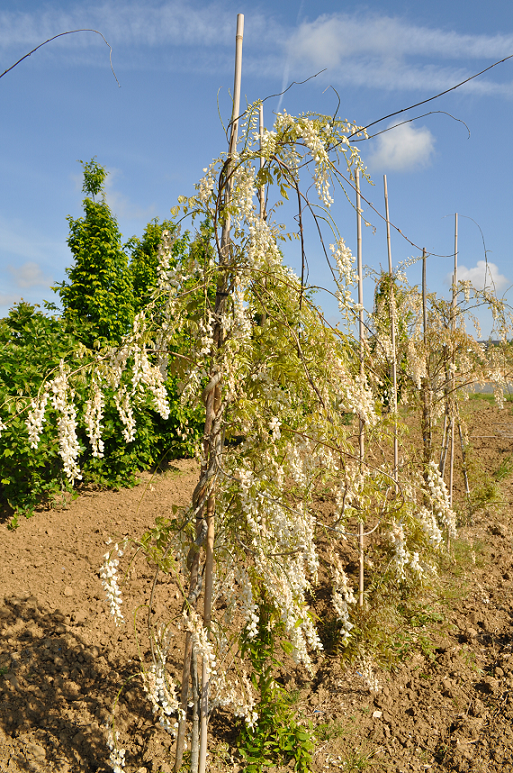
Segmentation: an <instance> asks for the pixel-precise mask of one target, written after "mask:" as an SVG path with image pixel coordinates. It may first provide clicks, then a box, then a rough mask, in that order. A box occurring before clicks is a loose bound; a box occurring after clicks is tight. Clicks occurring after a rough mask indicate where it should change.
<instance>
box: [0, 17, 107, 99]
mask: <svg viewBox="0 0 513 773" xmlns="http://www.w3.org/2000/svg"><path fill="white" fill-rule="evenodd" d="M76 32H94V33H95V34H96V35H99V36H100V37H101V38H102V39H103V42H104V43H105V44H106V45H107V46H108V47H109V49H110V54H109V59H110V69H111V70H112V74H113V76H114V78H115V79H116V83H117V84H118V86H119V88H121V84H120V82H119V81H118V77H117V75H116V73H115V72H114V67H113V66H112V46H111V45H110V43H109V42H108V41H107V40H105V38H104V36H103V35H102V33H101V32H99V31H98V30H93V29H89V28H85V29H80V30H67V32H59V34H58V35H54V36H53V38H48V40H45V41H44V43H40V44H39V45H38V46H36V47H35V48H33V49H32V51H29V52H28V54H25V56H22V57H21V59H18V61H17V62H15V63H14V64H13V65H11V66H10V67H8V68H7V70H4V72H3V73H2V74H1V75H0V78H3V77H4V75H7V73H8V72H11V70H13V69H14V68H15V67H16V66H17V65H18V64H20V62H23V60H24V59H27V58H28V57H29V56H32V54H34V53H35V52H36V51H37V50H38V49H40V48H42V47H43V46H46V44H47V43H51V42H52V40H56V39H57V38H61V37H62V36H63V35H74V34H75V33H76Z"/></svg>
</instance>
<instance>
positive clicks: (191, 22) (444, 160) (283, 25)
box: [0, 0, 513, 333]
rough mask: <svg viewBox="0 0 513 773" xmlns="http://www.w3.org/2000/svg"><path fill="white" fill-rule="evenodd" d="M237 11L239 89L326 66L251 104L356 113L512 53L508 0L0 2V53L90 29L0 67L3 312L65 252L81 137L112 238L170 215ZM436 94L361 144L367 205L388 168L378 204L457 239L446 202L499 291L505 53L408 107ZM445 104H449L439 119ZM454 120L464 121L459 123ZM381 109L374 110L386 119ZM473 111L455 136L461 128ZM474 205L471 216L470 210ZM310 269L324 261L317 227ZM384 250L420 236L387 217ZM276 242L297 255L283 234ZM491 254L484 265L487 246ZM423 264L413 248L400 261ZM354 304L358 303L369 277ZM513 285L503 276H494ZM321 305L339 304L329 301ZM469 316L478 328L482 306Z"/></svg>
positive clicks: (258, 88) (267, 89)
mask: <svg viewBox="0 0 513 773" xmlns="http://www.w3.org/2000/svg"><path fill="white" fill-rule="evenodd" d="M237 13H244V15H245V36H244V53H243V57H244V59H243V81H242V93H243V96H244V97H246V98H247V99H248V100H249V101H253V100H254V99H256V98H258V97H263V96H266V95H268V94H273V93H276V92H278V91H280V90H281V89H282V88H283V86H284V85H288V84H289V83H290V82H291V81H294V80H303V79H304V78H307V77H309V76H311V75H313V74H314V73H316V72H318V71H319V70H321V69H323V68H326V71H325V72H324V73H322V74H321V75H319V76H318V77H317V78H315V79H313V80H311V81H309V82H308V83H307V84H305V85H302V86H295V87H294V88H292V89H291V90H290V91H289V92H288V93H287V94H286V95H285V97H283V98H279V97H276V98H274V99H271V100H268V102H267V103H266V117H265V123H266V125H267V126H268V127H270V125H271V123H272V120H273V116H272V111H273V110H274V111H276V110H277V109H283V108H286V109H287V111H288V112H290V113H293V114H297V113H298V112H303V111H309V110H312V111H318V112H325V113H332V112H333V111H334V110H335V108H336V104H337V100H336V97H335V94H334V91H333V90H332V89H330V88H329V86H330V85H332V86H333V87H334V88H335V89H336V90H337V91H338V93H339V94H340V98H341V106H340V110H339V114H340V115H341V116H342V117H346V118H348V119H351V120H354V121H356V122H358V123H359V124H361V125H365V124H368V123H370V122H371V121H374V120H376V119H378V118H380V117H382V116H384V115H387V114H388V113H391V112H393V111H395V110H400V109H401V108H404V107H406V106H408V105H411V104H413V103H415V102H418V101H420V100H423V99H427V98H428V97H430V96H432V95H434V94H436V93H437V92H439V91H442V90H444V89H447V88H450V87H451V86H453V85H455V84H456V83H458V82H459V81H461V80H463V79H464V78H466V77H468V76H469V75H472V74H473V73H475V72H478V71H479V70H482V69H484V68H485V67H487V66H489V65H490V64H492V63H493V62H494V61H496V60H498V59H501V58H503V57H506V56H508V55H509V54H513V7H512V5H511V0H504V1H503V0H490V2H489V3H487V4H486V7H485V5H484V4H483V3H478V2H476V1H475V0H466V1H465V2H460V1H459V0H456V1H454V2H447V1H445V2H439V0H432V1H431V2H430V3H422V4H421V3H418V2H407V0H404V1H403V2H401V1H399V0H398V1H397V2H383V1H382V0H381V1H380V2H377V1H374V2H367V3H359V4H358V5H357V8H356V10H355V4H354V3H351V4H350V3H344V2H333V1H330V0H317V2H313V0H301V2H292V1H291V0H289V1H285V2H283V1H282V2H281V3H279V4H278V3H271V2H267V1H266V2H260V3H258V2H252V3H248V2H246V1H245V0H240V2H238V3H232V2H229V1H226V2H204V1H203V0H198V1H196V2H195V1H194V0H193V1H192V2H187V1H186V0H170V1H168V2H165V1H164V2H162V1H160V2H156V1H155V0H147V1H146V2H145V3H144V5H143V4H142V3H135V2H128V1H123V0H120V2H112V1H111V0H103V2H97V3H88V2H80V3H76V2H69V1H68V0H62V1H61V2H52V3H44V2H39V1H38V2H28V1H27V2H24V0H16V1H13V0H4V2H3V3H2V10H0V71H3V70H4V69H6V68H7V67H9V66H10V65H11V64H13V63H14V62H15V61H16V60H17V59H19V58H20V57H21V56H23V55H24V54H25V53H27V52H28V51H29V50H30V49H31V48H33V47H34V46H36V45H38V44H39V43H41V42H43V40H45V39H46V38H48V37H51V36H52V35H55V34H57V33H59V32H63V31H65V30H68V29H77V28H81V27H93V28H95V29H97V30H100V31H101V32H102V33H103V35H104V36H105V38H106V39H107V40H108V41H109V43H110V44H111V46H112V49H113V53H112V61H113V65H114V68H115V72H116V75H117V77H118V79H119V83H120V85H121V87H118V85H117V83H116V81H115V79H114V77H113V75H112V72H111V70H110V64H109V50H108V48H107V47H106V45H105V44H104V43H103V41H102V40H101V38H99V37H98V36H96V35H94V34H91V33H81V34H80V35H70V36H67V37H64V38H60V39H58V40H56V41H54V42H53V43H51V44H49V45H48V46H45V47H44V48H43V49H41V50H39V51H37V52H36V53H35V54H33V55H32V56H31V57H30V58H28V59H26V60H25V61H24V62H22V63H21V64H20V65H18V66H17V67H16V68H15V69H14V70H12V71H11V72H10V73H8V74H7V75H6V76H5V77H3V78H2V79H0V106H1V116H2V119H1V121H0V142H1V147H2V152H1V153H0V175H1V180H2V184H1V186H0V277H1V283H0V316H3V315H5V314H6V313H7V310H8V308H9V306H10V305H11V304H12V303H13V302H15V301H16V300H18V299H19V298H20V297H23V298H25V299H26V300H29V301H32V302H41V300H42V299H43V298H48V299H53V293H52V292H51V291H50V290H49V286H50V284H51V283H52V282H54V281H58V280H61V279H63V278H64V270H65V268H66V266H69V265H70V262H71V255H70V253H69V250H68V247H67V245H66V238H67V232H68V226H67V222H66V216H67V215H72V216H74V217H78V216H80V214H81V199H82V193H81V167H80V165H79V163H78V159H83V160H85V161H87V160H89V159H91V158H92V157H93V156H96V157H97V159H98V161H99V162H100V163H101V164H103V165H104V166H105V167H106V168H107V169H108V170H109V171H110V176H109V178H108V201H109V203H110V205H111V206H112V209H113V211H114V213H115V214H116V216H117V218H118V221H119V225H120V228H121V231H122V233H123V236H124V238H126V239H128V238H129V237H131V236H132V235H134V234H136V235H141V234H142V231H143V230H144V227H145V225H146V223H147V222H148V221H149V220H150V219H151V218H152V217H155V216H157V217H159V218H160V219H163V218H165V217H167V216H168V215H169V210H170V208H171V207H172V206H173V205H174V204H175V203H176V198H177V196H178V195H179V194H185V195H191V194H192V193H193V192H194V183H195V182H196V181H197V180H198V178H199V177H200V176H201V174H202V169H203V167H205V166H207V164H208V163H209V162H210V160H211V159H212V158H213V157H215V156H217V155H218V154H219V152H220V151H222V150H224V149H225V139H224V132H223V128H222V126H221V123H220V120H219V116H218V102H219V109H220V112H221V114H222V116H223V119H224V120H225V121H226V120H227V119H228V118H229V114H230V90H231V88H232V83H233V53H234V35H235V24H236V15H237ZM429 110H437V111H446V112H447V113H450V114H451V115H452V116H453V117H450V116H449V115H446V114H443V113H436V114H433V115H430V116H426V117H424V118H421V119H420V120H418V121H415V122H414V123H410V124H407V125H405V126H402V127H399V128H397V129H394V130H393V131H390V132H388V133H386V134H383V135H380V137H376V138H375V139H373V140H370V141H368V142H363V143H361V144H360V145H359V148H360V151H361V154H362V157H363V159H364V161H365V163H366V164H367V166H368V169H369V172H370V174H371V176H372V178H373V180H374V182H375V186H374V187H370V186H368V185H365V186H364V187H363V189H362V192H363V194H364V195H365V196H366V197H367V198H369V200H370V201H372V203H373V204H374V205H375V206H376V208H377V209H378V210H379V211H380V212H383V211H384V204H383V173H386V174H387V179H388V189H389V196H390V217H391V221H392V222H393V223H394V224H396V225H397V226H398V227H399V228H400V229H401V230H402V231H403V233H404V234H406V235H407V236H408V238H409V239H410V240H411V241H412V242H414V243H415V245H417V246H418V247H426V249H427V250H428V252H430V253H435V254H438V255H449V254H450V253H451V252H452V250H453V227H454V213H455V212H458V213H459V214H460V227H459V232H460V239H459V253H460V254H459V264H460V266H461V277H462V278H470V279H473V281H475V282H476V284H478V285H479V284H480V283H481V284H482V280H483V261H484V249H483V242H482V238H481V233H480V231H479V229H478V227H477V226H476V224H475V223H474V222H473V220H474V221H476V222H477V223H478V224H479V226H480V228H481V229H482V232H483V235H484V239H485V244H486V249H487V250H488V255H487V257H488V261H489V263H490V265H491V267H492V272H494V277H495V280H496V285H497V288H498V290H499V292H500V293H502V292H507V291H508V288H509V287H510V285H511V284H512V283H513V266H512V265H511V257H512V250H513V217H512V213H513V202H512V196H511V187H512V180H513V154H512V150H511V148H512V143H511V133H512V124H513V120H512V119H513V60H511V61H509V62H506V63H505V64H503V65H500V66H499V67H496V68H494V69H493V70H491V71H490V72H488V73H486V74H485V75H483V76H481V77H480V78H478V79H476V80H474V81H471V82H470V83H468V84H467V85H465V86H463V87H462V88H461V89H459V90H457V91H455V92H452V93H450V94H447V95H446V96H444V97H442V98H440V99H439V100H437V101H435V102H432V103H430V105H427V106H425V107H424V108H420V109H418V110H414V111H410V112H409V113H407V114H406V116H405V117H406V118H410V117H414V116H416V115H420V114H422V113H425V112H428V111H429ZM454 119H457V120H454ZM462 122H464V123H462ZM390 123H391V121H385V122H384V123H383V124H380V125H379V127H378V128H386V127H387V126H388V125H390ZM464 124H466V125H467V126H468V129H469V130H470V138H469V135H468V131H467V128H466V127H465V125H464ZM333 212H334V215H335V218H336V220H337V221H338V223H339V224H340V229H341V232H342V234H343V235H344V237H345V238H346V241H347V243H348V244H349V245H350V246H351V247H352V248H353V249H354V250H355V249H356V231H355V214H354V211H353V209H352V208H351V207H350V205H349V204H348V203H347V202H346V201H345V200H344V199H343V197H342V196H338V198H337V200H336V203H335V205H334V208H333ZM366 217H367V218H368V219H369V220H370V221H371V223H372V224H373V225H375V226H376V230H375V232H373V231H372V229H370V228H368V229H365V231H364V262H365V263H367V264H369V265H370V266H372V267H374V268H379V266H380V265H382V266H385V265H386V263H387V255H386V239H385V230H384V227H383V224H382V222H381V221H380V220H379V218H378V217H377V216H376V215H375V214H374V213H372V212H370V211H367V212H366ZM470 218H472V219H470ZM307 249H308V252H307V258H308V263H309V269H310V281H311V282H312V283H315V284H321V285H327V284H328V283H329V273H328V271H327V269H326V267H325V265H324V259H323V257H322V255H321V252H320V250H319V249H318V247H317V245H316V243H315V240H314V238H313V235H312V237H311V238H310V237H309V238H308V240H307ZM392 249H393V259H394V263H398V262H400V261H403V260H407V259H408V258H409V257H411V256H417V255H418V254H419V253H418V250H417V249H416V248H415V247H412V246H411V245H410V244H409V243H408V242H406V241H405V240H403V239H402V238H401V237H400V236H399V235H397V234H394V235H393V240H392ZM287 260H288V261H289V262H290V263H292V264H293V265H297V256H296V255H295V253H294V250H293V249H289V250H288V251H287ZM492 264H493V265H492ZM451 269H452V259H451V258H449V257H445V258H444V257H432V258H430V261H429V266H428V284H429V288H430V289H431V290H435V291H437V292H439V293H441V294H445V295H447V294H448V292H449V287H448V284H447V275H448V274H449V273H450V271H451ZM409 276H410V278H411V281H412V282H417V281H419V278H420V271H419V268H418V266H413V267H412V268H411V269H410V270H409ZM366 292H367V298H366V301H367V305H369V306H370V305H372V299H371V297H370V285H368V287H367V288H366ZM508 297H510V298H511V300H512V301H513V292H512V293H510V294H509V296H508ZM322 302H323V304H325V308H326V310H327V314H328V315H329V316H330V318H331V319H332V320H333V321H334V320H335V314H336V309H335V307H333V306H332V305H330V302H329V301H328V300H327V299H324V300H323V301H322ZM483 321H484V331H483V332H484V333H487V322H486V319H485V318H484V317H483Z"/></svg>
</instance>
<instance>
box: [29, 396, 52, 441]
mask: <svg viewBox="0 0 513 773" xmlns="http://www.w3.org/2000/svg"><path fill="white" fill-rule="evenodd" d="M47 403H48V391H47V389H45V390H44V392H43V394H42V395H41V397H39V398H38V399H37V400H32V401H31V403H30V410H29V414H28V417H27V421H26V424H27V429H28V436H29V443H30V447H31V448H37V446H38V444H39V438H40V437H41V433H42V431H43V425H44V423H45V421H46V419H45V411H46V404H47Z"/></svg>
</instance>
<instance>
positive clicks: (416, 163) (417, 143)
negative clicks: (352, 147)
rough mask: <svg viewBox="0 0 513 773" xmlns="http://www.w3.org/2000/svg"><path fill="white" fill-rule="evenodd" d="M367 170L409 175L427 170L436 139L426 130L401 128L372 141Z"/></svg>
mask: <svg viewBox="0 0 513 773" xmlns="http://www.w3.org/2000/svg"><path fill="white" fill-rule="evenodd" d="M374 143H375V145H374V148H375V149H374V151H373V152H372V153H371V155H370V157H369V158H368V166H369V168H370V169H372V170H375V171H385V172H386V171H397V172H411V171H414V170H416V169H420V168H423V167H426V166H427V165H428V164H429V162H430V160H431V157H432V155H433V152H434V146H435V138H434V137H433V135H432V134H431V132H430V131H429V129H428V128H427V127H425V126H419V127H417V126H414V125H413V124H411V123H406V124H402V125H401V126H397V127H396V128H395V129H391V130H390V131H388V132H386V133H384V134H380V135H379V136H378V137H376V139H375V140H374Z"/></svg>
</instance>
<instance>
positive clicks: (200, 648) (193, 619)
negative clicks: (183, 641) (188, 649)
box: [183, 608, 216, 677]
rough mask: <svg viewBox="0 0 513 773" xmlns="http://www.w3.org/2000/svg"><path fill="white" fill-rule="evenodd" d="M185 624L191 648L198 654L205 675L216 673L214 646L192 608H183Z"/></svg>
mask: <svg viewBox="0 0 513 773" xmlns="http://www.w3.org/2000/svg"><path fill="white" fill-rule="evenodd" d="M183 617H184V620H185V625H186V628H187V630H188V631H189V632H190V634H191V639H192V648H193V650H194V652H195V653H196V654H197V655H199V656H200V657H201V659H202V661H203V664H204V666H205V668H206V672H207V677H210V675H211V674H215V673H216V670H215V668H216V656H215V652H214V647H213V645H212V643H211V642H209V640H208V631H207V629H206V628H205V626H204V625H203V622H202V620H201V618H200V617H199V615H198V613H197V612H196V611H195V610H194V609H192V608H191V609H188V610H187V609H185V610H184V613H183Z"/></svg>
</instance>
